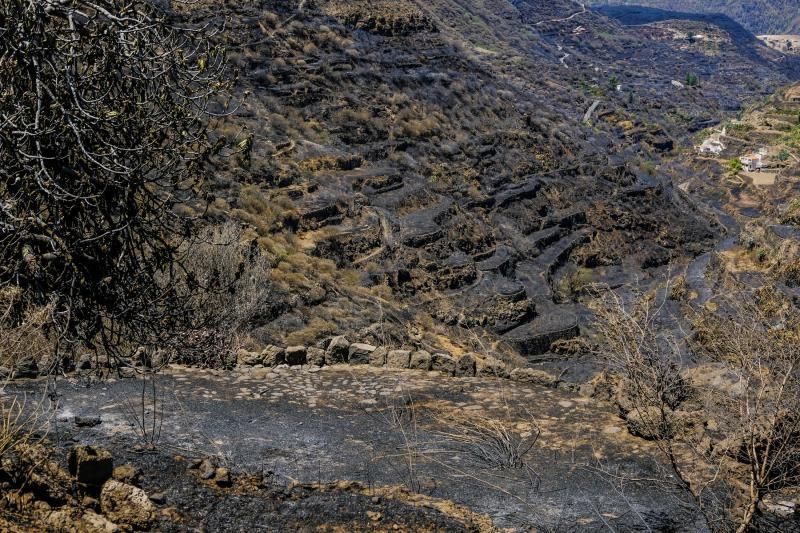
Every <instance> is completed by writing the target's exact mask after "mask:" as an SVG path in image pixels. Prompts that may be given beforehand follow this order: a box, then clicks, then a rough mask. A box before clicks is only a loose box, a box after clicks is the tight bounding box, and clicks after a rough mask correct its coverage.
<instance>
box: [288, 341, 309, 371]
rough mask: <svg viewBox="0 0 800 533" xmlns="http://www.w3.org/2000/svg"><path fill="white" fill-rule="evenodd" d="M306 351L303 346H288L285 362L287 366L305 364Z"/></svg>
mask: <svg viewBox="0 0 800 533" xmlns="http://www.w3.org/2000/svg"><path fill="white" fill-rule="evenodd" d="M306 351H307V349H306V347H305V346H289V347H288V348H286V363H287V364H288V365H289V366H298V365H304V364H306Z"/></svg>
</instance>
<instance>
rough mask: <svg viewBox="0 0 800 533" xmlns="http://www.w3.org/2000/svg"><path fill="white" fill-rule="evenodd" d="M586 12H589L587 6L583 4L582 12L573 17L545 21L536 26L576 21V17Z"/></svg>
mask: <svg viewBox="0 0 800 533" xmlns="http://www.w3.org/2000/svg"><path fill="white" fill-rule="evenodd" d="M586 11H587V10H586V4H581V10H580V11H578V12H576V13H573V14H572V15H570V16H568V17H565V18H560V19H549V20H543V21H541V22H537V23H536V24H534V26H541V25H543V24H551V23H553V22H567V21H569V20H572V19H574V18H575V17H577V16H579V15H583V14H584V13H586Z"/></svg>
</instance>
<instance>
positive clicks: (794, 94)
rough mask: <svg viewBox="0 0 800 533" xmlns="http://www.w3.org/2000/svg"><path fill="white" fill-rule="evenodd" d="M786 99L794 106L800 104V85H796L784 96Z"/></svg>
mask: <svg viewBox="0 0 800 533" xmlns="http://www.w3.org/2000/svg"><path fill="white" fill-rule="evenodd" d="M784 98H785V99H786V101H787V102H792V103H794V104H800V85H795V86H794V87H792V88H791V89H789V90H788V91H786V94H785V95H784Z"/></svg>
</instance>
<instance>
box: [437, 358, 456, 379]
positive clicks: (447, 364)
mask: <svg viewBox="0 0 800 533" xmlns="http://www.w3.org/2000/svg"><path fill="white" fill-rule="evenodd" d="M431 370H436V371H437V372H444V373H445V374H447V375H449V376H452V375H453V373H455V371H456V360H455V359H453V358H452V357H451V356H450V355H448V354H446V353H435V354H433V355H432V356H431Z"/></svg>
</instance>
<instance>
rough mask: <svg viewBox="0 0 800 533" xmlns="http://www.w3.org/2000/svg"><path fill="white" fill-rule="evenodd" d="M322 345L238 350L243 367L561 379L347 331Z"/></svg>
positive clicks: (551, 382)
mask: <svg viewBox="0 0 800 533" xmlns="http://www.w3.org/2000/svg"><path fill="white" fill-rule="evenodd" d="M321 346H322V347H320V346H288V347H286V348H282V347H280V346H275V345H270V346H267V347H266V348H264V349H263V350H262V351H261V352H251V351H247V350H244V349H241V350H239V351H238V352H237V354H236V363H237V366H239V367H254V368H264V367H276V366H281V365H287V366H301V365H309V366H315V367H322V366H329V365H336V364H349V365H371V366H374V367H386V368H397V369H414V370H428V371H437V372H441V373H443V374H445V375H448V376H456V377H474V376H479V377H481V376H483V377H498V378H505V379H511V380H514V381H519V382H524V383H535V384H538V385H544V386H547V387H557V386H558V384H559V381H560V379H559V378H558V377H556V376H553V375H552V374H550V373H549V372H546V371H544V370H540V369H536V368H513V367H511V366H509V365H507V364H506V363H504V362H503V361H500V360H499V359H496V358H494V357H488V356H487V357H482V356H478V355H477V354H474V353H466V354H464V355H462V356H461V357H460V358H458V359H456V358H454V357H453V356H452V355H450V354H447V353H442V352H436V353H433V354H432V353H430V352H428V351H425V350H408V349H396V350H390V349H388V348H386V347H385V346H373V345H371V344H367V343H362V342H354V343H351V342H350V341H349V340H348V339H347V337H345V336H344V335H339V336H336V337H331V338H330V339H328V340H326V341H325V342H324V343H322V345H321Z"/></svg>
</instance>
